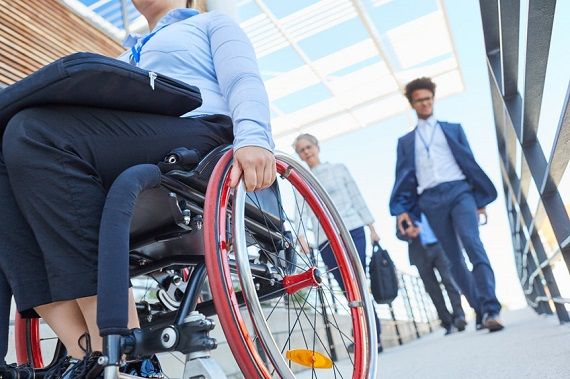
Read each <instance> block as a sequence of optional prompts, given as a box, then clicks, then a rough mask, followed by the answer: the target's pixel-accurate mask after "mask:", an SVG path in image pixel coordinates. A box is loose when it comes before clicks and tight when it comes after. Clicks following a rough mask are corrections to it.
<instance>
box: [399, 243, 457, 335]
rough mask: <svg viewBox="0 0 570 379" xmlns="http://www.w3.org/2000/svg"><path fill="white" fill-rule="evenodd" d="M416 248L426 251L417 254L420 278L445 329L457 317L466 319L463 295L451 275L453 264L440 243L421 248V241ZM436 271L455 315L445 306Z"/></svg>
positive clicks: (416, 244) (416, 262) (416, 260)
mask: <svg viewBox="0 0 570 379" xmlns="http://www.w3.org/2000/svg"><path fill="white" fill-rule="evenodd" d="M414 243H415V246H414V248H420V249H424V251H423V254H416V255H415V257H416V259H415V264H416V268H417V269H418V273H419V274H420V278H421V279H422V281H423V282H424V287H425V289H426V292H427V293H428V295H429V297H430V298H431V300H432V301H433V305H434V306H435V309H436V310H437V314H438V316H439V319H440V320H441V325H442V326H443V327H444V328H445V327H448V326H450V325H452V323H453V320H454V319H455V318H457V317H465V313H464V312H463V308H462V307H461V294H460V292H459V289H458V286H457V284H456V283H455V280H454V279H453V276H452V274H451V264H450V263H449V259H448V258H447V256H446V254H445V252H444V251H443V249H442V248H441V245H440V244H439V243H436V244H435V245H431V246H426V247H423V246H421V243H419V241H414ZM418 245H419V246H418ZM410 247H411V246H410ZM434 270H437V271H438V272H439V276H440V277H441V282H442V283H443V286H444V287H445V291H446V292H447V295H448V297H449V302H450V303H451V308H452V311H453V313H450V312H449V310H448V309H447V305H446V304H445V299H444V297H443V292H442V291H441V287H440V284H439V281H438V280H437V277H436V276H435V272H434Z"/></svg>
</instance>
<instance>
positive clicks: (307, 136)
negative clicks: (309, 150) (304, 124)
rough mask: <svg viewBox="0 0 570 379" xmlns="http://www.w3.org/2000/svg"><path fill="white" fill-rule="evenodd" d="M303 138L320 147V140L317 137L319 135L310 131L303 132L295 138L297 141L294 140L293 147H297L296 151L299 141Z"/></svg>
mask: <svg viewBox="0 0 570 379" xmlns="http://www.w3.org/2000/svg"><path fill="white" fill-rule="evenodd" d="M302 139H306V140H307V141H309V142H310V143H312V144H313V145H315V146H316V147H319V140H318V139H317V137H315V136H314V135H312V134H309V133H303V134H299V135H298V136H297V138H295V141H293V149H295V151H297V143H299V141H300V140H302Z"/></svg>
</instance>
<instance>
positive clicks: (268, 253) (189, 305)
mask: <svg viewBox="0 0 570 379" xmlns="http://www.w3.org/2000/svg"><path fill="white" fill-rule="evenodd" d="M179 151H182V153H181V155H184V154H186V153H187V151H186V152H185V151H184V149H183V150H179ZM181 155H180V154H178V153H174V154H169V155H168V156H167V157H166V158H165V160H164V162H161V163H160V164H159V166H160V169H161V170H160V171H159V182H158V184H157V185H155V186H153V187H152V188H146V189H144V190H142V191H141V192H140V193H139V194H137V196H136V199H135V203H134V208H133V215H132V218H131V221H130V225H128V224H127V225H126V226H125V225H122V227H123V228H125V227H126V229H124V230H127V231H128V236H125V238H124V239H125V241H126V242H125V249H126V250H127V251H126V252H125V253H124V254H123V252H122V251H113V254H110V256H111V258H108V259H116V260H117V262H116V263H115V261H113V262H114V263H113V264H112V265H111V266H112V267H109V266H106V267H101V263H100V270H99V271H100V273H99V275H100V276H99V278H100V281H99V286H100V287H99V288H100V289H101V286H102V285H103V286H105V285H106V286H107V287H109V284H108V281H104V282H102V281H101V275H110V274H109V273H108V272H107V271H109V272H111V271H112V272H111V274H112V275H117V273H116V272H114V271H113V270H114V269H115V266H116V267H118V266H121V265H122V264H123V263H120V262H119V261H120V260H121V259H122V260H123V261H124V265H125V266H126V267H127V268H126V272H128V278H125V281H126V284H124V285H125V286H127V287H128V280H129V278H130V280H131V283H135V282H136V281H137V280H145V281H146V282H150V283H152V291H150V292H152V294H153V296H147V293H148V292H149V291H146V292H145V295H144V296H142V297H139V298H138V299H137V311H138V314H139V319H140V323H141V328H140V329H135V330H128V331H126V332H125V331H112V332H110V333H108V334H104V351H103V357H102V358H100V359H99V364H100V365H101V366H104V377H105V378H107V379H111V378H113V379H115V378H118V377H127V376H125V375H124V374H119V370H118V362H119V360H120V359H122V357H125V356H126V357H127V358H129V357H130V358H138V357H142V356H148V355H151V354H159V353H166V352H173V351H176V352H181V353H183V354H185V369H184V372H180V373H179V374H178V375H177V377H182V378H185V379H188V378H194V377H205V378H207V377H216V378H219V377H221V376H222V375H223V373H221V372H220V369H219V367H218V366H216V365H215V364H213V363H214V362H212V361H213V360H212V359H211V358H208V357H209V352H210V351H211V350H213V349H215V348H216V344H217V342H216V341H215V339H213V338H211V337H210V336H209V334H208V333H209V331H211V330H212V329H213V328H214V326H215V323H214V321H212V320H211V319H210V318H209V317H214V316H217V318H218V320H219V325H220V326H221V328H222V330H223V332H224V335H225V337H226V340H227V343H228V346H229V348H230V350H231V352H232V354H233V357H234V359H235V360H236V362H237V364H238V366H239V369H240V370H241V372H242V373H243V376H244V377H245V378H248V379H249V378H273V377H280V378H294V377H296V376H297V375H302V373H304V372H305V373H306V372H308V373H310V375H311V377H318V378H323V377H335V378H336V377H339V378H348V377H351V378H375V377H376V362H377V351H376V332H375V322H374V315H373V311H372V302H371V299H370V296H369V291H368V289H367V286H366V281H365V276H364V272H363V270H362V266H361V264H360V261H359V258H358V254H357V253H356V250H355V247H354V244H353V242H352V240H351V238H350V234H349V232H348V230H347V229H346V227H345V226H344V224H343V222H342V220H341V218H340V216H339V214H338V212H337V211H336V209H335V208H334V206H333V204H332V202H331V200H330V198H329V196H328V195H327V193H326V191H325V190H324V189H323V187H322V186H321V185H320V184H319V182H318V181H317V180H316V179H315V177H314V176H312V174H311V173H310V172H309V171H308V170H307V169H305V168H304V167H303V166H302V165H301V164H300V163H298V162H297V161H296V160H294V159H292V158H291V157H289V156H287V155H285V154H282V153H276V162H277V174H278V176H277V180H276V182H275V183H274V184H273V185H272V186H271V187H270V188H268V189H265V190H262V191H257V192H253V193H248V192H246V191H245V186H244V185H243V182H240V184H239V185H238V187H237V188H235V189H233V188H230V186H229V176H230V175H229V174H230V170H231V165H232V149H231V146H220V147H218V148H216V149H215V150H213V151H212V152H210V153H209V154H208V155H207V156H206V157H204V158H202V159H194V160H195V161H192V159H190V161H191V162H190V164H188V160H186V162H182V161H183V159H181ZM190 155H191V154H190ZM181 162H182V163H184V164H182V163H181ZM147 166H152V165H147ZM118 180H119V179H117V181H118ZM116 183H117V182H116ZM112 190H113V189H111V191H112ZM109 201H110V200H109V197H108V200H107V203H109ZM106 207H107V205H106ZM104 217H105V211H104ZM304 217H306V218H304ZM316 223H318V225H315V224H316ZM102 228H103V223H102ZM321 233H324V240H326V241H327V242H326V243H328V244H330V245H331V247H332V251H333V254H334V257H335V259H336V261H337V264H338V267H336V268H333V269H335V270H336V269H338V270H339V271H340V273H341V277H342V280H343V282H344V283H343V284H344V288H345V290H344V291H341V290H340V288H341V287H339V286H338V284H336V282H335V281H334V279H333V278H332V275H331V274H330V269H329V268H328V267H326V266H324V264H323V262H322V258H321V257H320V255H319V252H318V251H316V249H315V248H311V247H309V248H307V247H305V246H319V243H318V242H317V241H320V240H323V236H322V235H320V234H321ZM101 238H103V234H102V237H101ZM300 241H304V244H302V243H300ZM111 242H113V243H114V241H111ZM100 243H103V240H102V239H101V240H100ZM119 245H120V243H119ZM112 246H113V248H115V246H114V245H112ZM127 252H128V254H127ZM123 255H124V256H123ZM103 259H107V258H104V257H103V256H102V255H101V250H100V260H103ZM101 270H104V272H103V273H101ZM140 278H143V279H140ZM111 282H112V281H111ZM102 283H107V284H102ZM113 283H114V282H113ZM121 283H124V282H123V281H121ZM122 285H123V284H121V286H122ZM205 288H209V290H210V292H211V296H204V294H205V293H206V292H205V291H204V289H205ZM114 290H115V289H114V288H107V291H108V292H109V291H111V292H113V291H114ZM117 291H119V290H117ZM121 291H122V290H121ZM119 292H120V291H119ZM122 293H124V291H123V292H122ZM111 294H112V295H113V296H114V295H115V294H114V293H111ZM99 296H100V300H99V307H100V309H99V310H98V316H99V318H101V317H102V316H101V315H102V313H101V307H102V304H103V303H105V301H104V300H103V299H102V298H101V296H103V293H101V292H100V295H99ZM118 299H119V300H121V301H122V303H121V304H123V303H124V304H126V298H124V297H122V298H121V297H119V298H118ZM107 304H109V303H108V302H107ZM110 304H111V305H107V311H106V312H107V313H113V312H111V311H114V310H115V309H114V307H119V306H117V305H116V303H110ZM113 304H115V305H113ZM121 307H122V305H121ZM103 316H106V314H103ZM100 327H101V325H100ZM40 330H41V329H40V328H39V321H38V320H37V319H22V318H19V317H17V319H16V325H15V338H16V340H15V343H16V352H17V356H18V361H19V363H20V364H21V363H25V362H29V363H31V364H32V365H33V366H34V367H37V368H42V367H44V369H43V371H42V369H38V370H37V372H38V375H37V377H42V372H45V371H47V370H48V369H49V367H50V365H52V364H54V363H55V362H56V361H57V360H58V358H60V357H62V356H64V355H65V351H64V348H63V346H62V344H61V343H59V342H57V343H56V346H55V349H50V350H54V353H53V356H52V355H51V353H50V356H47V355H48V354H47V353H46V351H44V350H46V349H45V343H46V341H44V338H43V337H44V336H42V333H41V332H40ZM47 342H49V341H47ZM44 362H45V364H44ZM339 362H344V363H343V364H340V363H339ZM216 367H217V368H216ZM200 370H202V371H201V372H202V374H197V372H198V371H200ZM200 375H201V376H200Z"/></svg>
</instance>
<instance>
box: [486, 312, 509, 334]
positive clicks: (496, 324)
mask: <svg viewBox="0 0 570 379" xmlns="http://www.w3.org/2000/svg"><path fill="white" fill-rule="evenodd" d="M483 326H484V327H485V328H487V329H489V331H490V332H498V331H499V330H502V329H503V328H504V326H503V324H502V323H501V320H500V319H499V315H498V314H495V313H486V314H485V316H483Z"/></svg>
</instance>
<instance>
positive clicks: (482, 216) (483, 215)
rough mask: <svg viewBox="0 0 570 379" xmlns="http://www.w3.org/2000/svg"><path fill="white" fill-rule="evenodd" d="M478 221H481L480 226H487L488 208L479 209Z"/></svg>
mask: <svg viewBox="0 0 570 379" xmlns="http://www.w3.org/2000/svg"><path fill="white" fill-rule="evenodd" d="M477 220H478V221H479V225H485V224H487V208H479V209H477Z"/></svg>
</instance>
